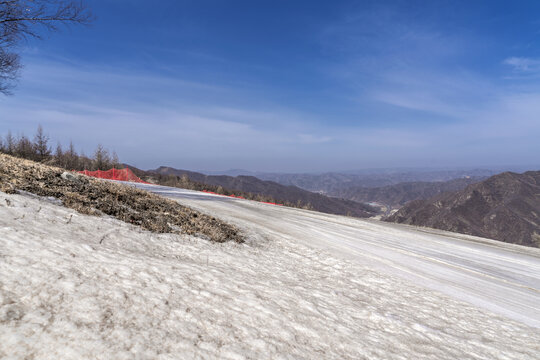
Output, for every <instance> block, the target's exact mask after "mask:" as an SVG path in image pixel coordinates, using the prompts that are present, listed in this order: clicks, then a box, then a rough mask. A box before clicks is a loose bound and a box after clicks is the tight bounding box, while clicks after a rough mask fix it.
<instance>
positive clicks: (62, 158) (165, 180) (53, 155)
mask: <svg viewBox="0 0 540 360" xmlns="http://www.w3.org/2000/svg"><path fill="white" fill-rule="evenodd" d="M49 142H50V137H49V136H48V135H47V134H45V132H44V131H43V127H42V126H41V125H39V126H38V128H37V130H36V133H35V135H34V137H33V138H32V139H30V138H29V137H27V136H26V135H24V134H19V135H17V136H13V134H12V133H11V131H8V133H7V135H6V136H5V137H4V138H2V137H0V152H1V153H4V154H7V155H11V156H15V157H18V158H23V159H27V160H32V161H36V162H40V163H43V164H46V165H52V166H57V167H60V168H63V169H66V170H76V171H81V170H91V171H95V170H110V169H111V168H113V167H114V168H116V169H122V168H125V165H123V164H121V163H120V161H119V160H118V155H116V152H114V151H113V152H112V153H111V152H109V151H108V150H107V149H105V148H104V147H103V146H102V145H101V144H98V146H97V147H96V149H95V151H94V153H93V155H92V157H89V156H86V155H85V154H84V153H82V152H81V153H78V152H77V151H76V150H75V146H74V145H73V142H72V141H70V142H69V145H68V146H67V148H64V147H62V144H60V143H58V144H57V146H56V149H54V151H53V149H52V148H51V146H50V144H49ZM132 169H133V170H134V172H135V174H136V175H137V176H139V177H140V178H142V179H144V180H147V181H152V182H154V183H156V184H159V185H164V186H172V187H179V188H183V189H190V190H197V191H211V192H215V193H217V194H221V195H234V196H240V197H243V198H245V199H248V200H255V201H262V202H269V203H280V204H283V205H285V206H290V207H297V208H302V209H307V210H313V207H312V206H311V204H310V203H303V202H301V201H298V202H296V203H292V202H289V201H278V200H276V199H274V198H273V197H272V196H267V195H263V194H253V193H250V192H245V191H238V190H229V189H225V188H223V187H222V186H214V185H210V184H203V183H199V182H196V181H193V180H191V179H189V178H188V177H187V176H181V177H180V176H174V175H167V176H165V175H160V174H154V173H152V174H150V173H147V172H146V171H143V170H139V169H136V168H132Z"/></svg>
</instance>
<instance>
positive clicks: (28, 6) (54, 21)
mask: <svg viewBox="0 0 540 360" xmlns="http://www.w3.org/2000/svg"><path fill="white" fill-rule="evenodd" d="M92 19H93V17H92V14H91V13H90V11H89V10H88V9H87V8H86V6H85V5H84V3H83V2H82V1H76V0H3V1H0V93H4V94H9V93H10V89H11V88H13V86H14V80H16V79H17V77H18V74H19V70H20V68H21V65H20V57H19V55H18V54H16V53H14V52H13V50H10V49H12V48H14V47H15V46H16V45H17V43H18V42H19V41H21V40H23V39H25V38H28V37H34V38H38V39H39V38H41V36H40V31H39V28H40V27H41V28H44V29H45V30H46V31H58V25H60V24H64V25H69V24H89V23H90V22H91V21H92Z"/></svg>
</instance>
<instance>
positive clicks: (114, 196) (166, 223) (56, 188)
mask: <svg viewBox="0 0 540 360" xmlns="http://www.w3.org/2000/svg"><path fill="white" fill-rule="evenodd" d="M0 191H2V192H5V193H9V194H17V193H20V192H23V193H30V194H34V195H37V196H42V197H48V198H50V199H54V201H56V202H60V203H61V204H62V205H64V206H65V207H68V208H71V209H75V210H76V211H78V212H79V213H82V214H90V215H95V216H103V215H107V216H111V217H114V218H116V219H118V220H122V221H124V222H126V223H129V224H132V225H137V226H140V227H141V228H143V229H146V230H149V231H153V232H156V233H177V234H202V235H205V236H206V237H207V238H208V239H210V240H212V241H215V242H225V241H229V240H233V241H236V242H243V238H242V236H241V234H240V233H239V230H238V229H236V228H235V227H233V226H231V225H229V224H226V223H224V222H222V221H220V220H219V219H216V218H213V217H209V216H207V215H204V214H202V213H200V212H197V211H195V210H193V209H189V208H187V207H185V206H182V205H180V204H178V203H177V202H174V201H170V200H167V199H165V198H162V197H159V196H156V195H154V194H151V193H149V192H146V191H141V190H139V189H136V188H133V187H131V186H126V185H124V184H119V183H113V182H110V181H102V180H98V179H95V178H91V177H88V176H83V175H79V174H76V173H73V172H67V171H64V170H62V169H60V168H57V167H53V166H47V165H44V164H39V163H37V162H34V161H31V160H25V159H19V158H16V157H13V156H9V155H4V154H0ZM7 205H8V206H9V203H8V204H7ZM69 221H71V219H70V220H69Z"/></svg>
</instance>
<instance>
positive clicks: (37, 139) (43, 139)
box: [34, 125, 51, 161]
mask: <svg viewBox="0 0 540 360" xmlns="http://www.w3.org/2000/svg"><path fill="white" fill-rule="evenodd" d="M34 151H35V153H36V160H38V161H43V160H47V159H48V158H49V157H50V156H51V148H50V147H49V137H48V136H47V135H45V133H44V132H43V127H41V125H38V128H37V131H36V136H34Z"/></svg>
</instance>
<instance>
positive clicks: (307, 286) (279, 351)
mask: <svg viewBox="0 0 540 360" xmlns="http://www.w3.org/2000/svg"><path fill="white" fill-rule="evenodd" d="M148 188H149V189H150V187H148ZM151 189H152V190H153V191H157V192H161V193H162V194H164V195H168V196H170V197H173V198H176V199H178V200H179V201H180V202H182V203H184V204H187V205H191V206H193V207H196V208H200V209H201V210H204V211H206V212H208V213H212V214H215V215H216V216H219V217H221V218H226V219H228V220H230V221H231V222H235V223H237V224H238V225H240V226H242V228H243V230H244V231H245V232H246V234H247V236H248V241H247V243H246V244H235V243H225V244H215V243H210V242H208V241H206V240H204V239H201V238H198V237H193V236H180V235H172V234H152V233H149V232H147V231H144V230H141V229H140V228H138V227H134V226H131V225H128V224H125V223H122V222H120V221H117V220H115V219H112V218H109V217H91V216H86V215H81V214H78V213H76V212H75V211H73V210H71V209H67V208H64V207H62V206H59V205H58V204H57V202H55V201H52V200H48V199H43V198H38V197H35V196H30V195H28V194H26V195H7V194H4V193H0V358H2V359H27V358H35V359H89V358H92V359H178V358H182V359H264V358H267V359H374V358H378V359H456V358H459V359H537V358H538V354H540V345H539V344H540V333H539V331H538V328H535V327H531V326H528V325H527V321H522V319H519V317H518V316H511V318H509V317H508V316H509V314H506V313H505V311H506V310H508V309H510V310H512V312H516V313H519V314H521V315H526V314H527V312H529V315H530V314H533V315H534V313H533V310H531V309H529V308H527V307H525V306H523V308H522V307H521V306H520V305H519V304H522V305H526V304H527V302H526V300H527V299H528V298H527V296H530V297H534V296H536V299H538V295H537V292H534V291H533V290H532V289H538V286H537V285H538V268H537V267H534V266H538V256H537V255H536V253H535V252H534V251H532V252H531V251H530V250H529V249H522V248H520V247H514V246H509V245H505V244H503V245H499V244H498V243H494V242H491V241H487V240H482V239H473V240H474V241H472V240H468V239H469V238H468V237H464V236H461V235H456V236H454V237H449V236H453V235H448V234H445V233H440V234H439V233H436V232H435V233H432V232H429V231H428V232H427V233H426V232H421V231H418V230H415V229H413V228H408V227H399V226H393V225H391V224H390V225H388V224H380V223H377V222H373V221H364V220H356V219H349V218H344V217H338V216H329V215H324V214H318V213H314V212H309V211H302V210H297V209H287V208H283V207H272V206H271V205H262V204H258V203H253V202H249V201H242V200H232V199H227V198H222V197H215V196H214V197H212V196H210V195H203V194H200V193H196V192H190V191H183V190H179V189H167V188H163V187H151ZM377 233H380V234H379V235H377ZM380 238H389V239H391V238H393V239H397V240H395V242H396V243H393V242H391V241H390V240H387V241H385V242H383V243H382V244H380V245H381V246H378V245H377V242H378V241H379V239H380ZM399 239H401V240H400V241H398V240H399ZM414 239H417V240H416V241H417V243H415V244H410V243H409V242H410V241H413V240H414ZM364 240H365V242H366V244H367V245H359V243H361V242H362V241H364ZM424 243H427V244H424ZM398 244H399V246H398ZM429 244H431V246H428V245H429ZM383 245H384V246H383ZM421 245H422V246H421ZM424 245H425V246H424ZM379 247H380V249H379V250H376V249H375V248H379ZM420 248H421V249H420ZM486 248H487V249H490V252H489V255H486V256H485V259H484V260H485V261H482V262H481V264H479V263H478V260H477V259H476V258H483V257H482V254H483V252H484V251H486ZM381 249H384V250H381ZM394 249H397V250H394ZM464 252H470V253H471V254H475V255H474V256H473V255H471V257H472V259H471V257H470V256H465V255H464ZM388 253H392V254H393V255H392V256H389V254H388ZM394 253H395V254H394ZM411 253H413V254H414V256H413V255H411ZM445 254H446V255H445ZM432 258H437V259H438V260H437V261H435V262H434V261H433V259H432ZM411 259H412V260H411ZM473 260H474V261H473ZM422 264H423V266H428V267H432V268H433V269H431V270H430V269H425V270H424V271H420V270H419V268H420V267H421V266H420V265H422ZM448 264H450V265H451V266H450V265H448ZM480 265H481V266H480ZM454 272H457V274H458V275H459V276H457V275H456V274H455V273H454ZM480 273H481V274H485V276H483V275H480ZM396 275H399V276H396ZM454 275H456V276H457V277H456V278H455V279H453V282H451V283H449V284H445V286H447V287H448V289H449V291H442V292H441V291H435V290H433V288H434V286H432V284H430V282H433V283H436V282H437V281H441V279H445V278H447V277H450V276H454ZM465 275H467V276H469V277H471V279H469V280H470V281H471V282H468V281H469V280H467V281H466V277H465ZM430 279H431V280H430ZM478 279H480V280H478ZM475 281H479V282H477V283H475ZM475 284H476V287H475ZM486 284H488V285H489V284H492V286H495V285H497V286H499V287H500V289H499V290H500V291H501V292H505V291H512V292H507V293H506V294H507V295H509V294H511V295H512V296H513V295H515V294H521V295H522V296H523V299H520V298H514V299H512V302H509V303H505V302H502V303H500V304H499V305H498V306H501V307H503V308H504V309H506V310H505V311H497V313H494V312H493V310H497V308H496V307H495V305H493V303H490V302H489V301H488V305H489V304H491V305H489V306H478V305H479V304H478V303H477V300H475V299H476V297H477V296H478V292H480V290H481V289H480V287H481V286H485V285H486ZM466 285H467V286H469V287H470V289H469V288H468V287H467V286H466ZM435 288H436V287H435ZM529 288H530V289H529ZM475 289H476V290H475ZM493 289H495V287H493ZM436 290H441V289H436ZM443 290H444V289H443ZM456 292H466V293H467V292H468V293H469V294H470V296H472V297H473V298H475V299H473V300H474V301H470V303H472V304H469V303H467V302H464V301H461V300H464V299H461V297H460V296H458V295H457V294H456ZM535 294H536V295H535ZM498 296H501V295H498ZM465 300H467V299H465ZM486 301H487V300H486ZM514 302H515V304H514ZM495 303H496V301H495ZM480 305H481V304H480ZM508 311H509V310H508ZM512 312H510V315H512ZM532 319H534V318H532ZM536 319H537V318H536ZM529 325H531V324H529Z"/></svg>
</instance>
